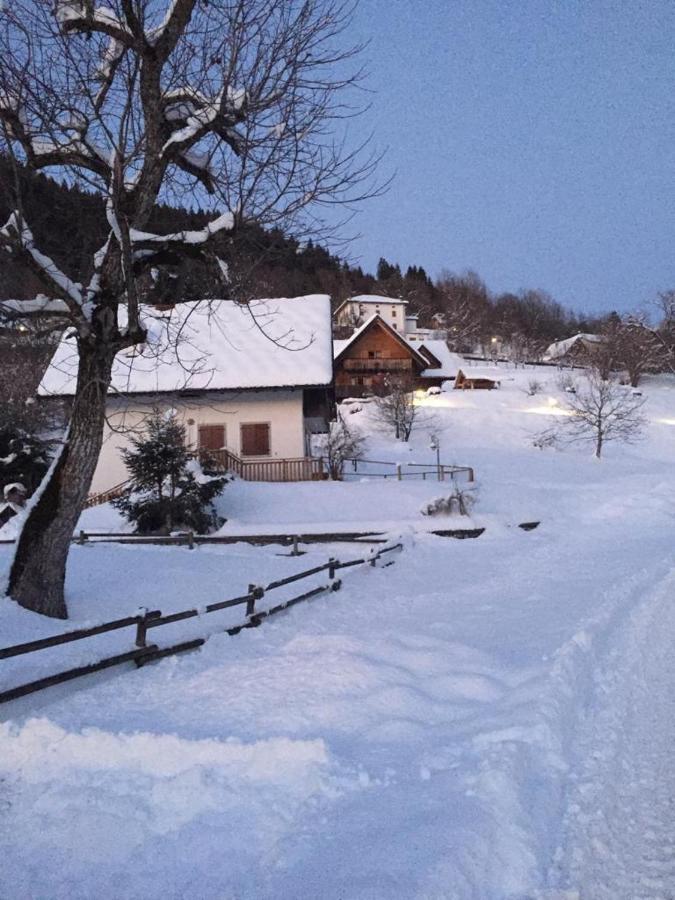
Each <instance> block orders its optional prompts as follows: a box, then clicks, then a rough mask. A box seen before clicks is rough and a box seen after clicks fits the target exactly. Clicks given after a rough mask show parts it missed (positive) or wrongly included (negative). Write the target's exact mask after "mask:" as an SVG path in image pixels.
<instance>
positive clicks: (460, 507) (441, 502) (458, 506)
mask: <svg viewBox="0 0 675 900" xmlns="http://www.w3.org/2000/svg"><path fill="white" fill-rule="evenodd" d="M475 503H476V494H475V491H473V490H471V489H469V490H462V489H461V488H460V487H458V486H455V487H454V488H453V490H452V493H451V494H448V495H447V496H446V495H444V496H442V497H436V499H435V500H432V501H431V502H430V503H427V504H425V505H424V506H423V507H422V510H421V512H422V515H423V516H451V515H452V514H453V513H458V514H459V515H460V516H468V515H470V513H471V510H472V509H473V506H474V504H475Z"/></svg>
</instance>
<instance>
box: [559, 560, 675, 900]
mask: <svg viewBox="0 0 675 900" xmlns="http://www.w3.org/2000/svg"><path fill="white" fill-rule="evenodd" d="M674 596H675V570H673V571H672V572H671V574H670V575H669V576H668V577H667V578H665V579H664V580H663V581H662V582H661V584H660V585H659V587H658V588H657V589H656V590H655V591H653V592H652V593H651V594H649V595H648V596H647V597H646V598H645V600H644V601H643V602H642V604H641V605H640V607H639V608H638V609H637V610H636V611H635V612H634V613H633V615H632V616H631V618H630V619H629V620H628V623H627V625H626V627H625V628H624V629H623V630H622V633H621V635H620V636H619V637H618V639H617V640H616V641H614V643H613V645H612V647H611V648H610V649H609V652H608V654H607V658H606V660H605V662H604V664H603V665H602V667H601V669H600V671H599V672H598V676H597V694H596V697H595V700H594V703H593V707H592V708H591V709H590V710H589V716H588V723H587V726H586V734H585V736H584V737H583V738H582V743H581V746H580V754H581V759H582V760H583V762H582V764H581V765H580V769H579V774H578V783H577V784H576V787H575V788H574V790H573V792H572V797H571V802H570V806H569V809H568V814H567V840H566V847H565V849H564V852H563V854H561V855H562V861H561V872H562V879H561V880H562V884H563V885H564V886H565V887H567V888H568V890H570V889H572V892H571V896H577V894H576V893H574V892H573V891H574V889H576V890H577V891H578V892H579V893H578V896H579V897H580V898H582V900H647V898H648V900H673V898H675V602H674V599H673V598H674ZM566 896H570V895H566Z"/></svg>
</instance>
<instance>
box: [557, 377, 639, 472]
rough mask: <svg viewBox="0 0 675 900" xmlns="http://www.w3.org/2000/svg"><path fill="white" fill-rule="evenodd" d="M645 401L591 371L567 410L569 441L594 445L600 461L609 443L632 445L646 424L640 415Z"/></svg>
mask: <svg viewBox="0 0 675 900" xmlns="http://www.w3.org/2000/svg"><path fill="white" fill-rule="evenodd" d="M644 402H645V401H644V399H642V398H641V397H636V396H635V395H634V394H633V393H632V392H631V391H630V390H628V389H627V388H625V387H623V386H622V385H620V384H617V383H616V382H615V381H612V380H610V379H606V380H605V379H603V378H602V376H601V374H600V373H599V372H598V370H597V369H591V370H590V371H589V372H588V373H587V374H586V376H585V377H584V379H583V381H581V382H579V383H577V387H576V392H575V393H573V394H568V396H567V398H566V400H565V407H566V409H567V411H568V412H569V413H570V415H569V416H568V417H566V418H565V419H563V421H562V423H561V428H562V434H563V435H564V436H565V437H566V438H567V440H569V441H592V442H593V444H594V446H595V456H596V458H597V459H600V457H601V456H602V450H603V447H604V446H605V444H606V443H608V442H609V441H623V442H627V443H630V442H631V441H633V440H635V439H637V438H638V437H639V436H640V433H641V431H642V428H643V426H644V424H645V419H644V416H643V415H642V414H641V410H642V407H643V406H644Z"/></svg>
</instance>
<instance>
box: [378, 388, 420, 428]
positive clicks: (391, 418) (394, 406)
mask: <svg viewBox="0 0 675 900" xmlns="http://www.w3.org/2000/svg"><path fill="white" fill-rule="evenodd" d="M375 413H376V418H377V420H378V422H379V423H380V425H382V426H383V428H386V429H387V430H393V432H394V435H395V436H396V440H401V441H408V440H410V435H411V434H412V432H413V429H414V427H415V424H416V422H417V420H418V418H419V413H420V407H419V406H416V404H415V382H414V381H413V379H412V378H408V377H406V376H403V375H398V376H390V377H387V378H385V381H384V386H383V389H382V394H381V395H380V396H378V397H376V398H375Z"/></svg>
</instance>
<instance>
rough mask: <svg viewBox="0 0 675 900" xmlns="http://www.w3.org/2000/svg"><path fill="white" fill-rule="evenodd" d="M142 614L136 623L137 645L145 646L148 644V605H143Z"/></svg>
mask: <svg viewBox="0 0 675 900" xmlns="http://www.w3.org/2000/svg"><path fill="white" fill-rule="evenodd" d="M141 609H142V615H141V617H140V618H139V620H138V624H137V625H136V646H137V647H145V646H146V636H147V633H148V608H147V606H143V607H141Z"/></svg>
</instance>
